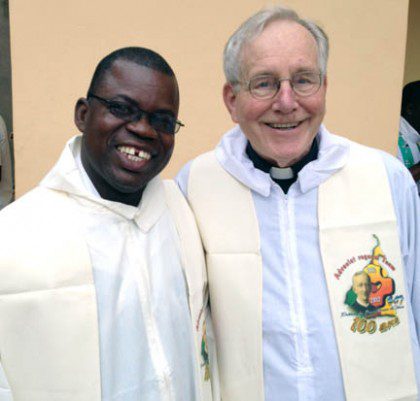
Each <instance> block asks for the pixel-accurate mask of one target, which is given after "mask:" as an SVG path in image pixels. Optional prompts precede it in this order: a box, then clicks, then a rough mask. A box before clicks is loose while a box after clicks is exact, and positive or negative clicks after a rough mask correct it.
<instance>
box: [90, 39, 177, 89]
mask: <svg viewBox="0 0 420 401" xmlns="http://www.w3.org/2000/svg"><path fill="white" fill-rule="evenodd" d="M117 60H127V61H132V62H133V63H136V64H138V65H141V66H144V67H147V68H150V69H152V70H155V71H159V72H161V73H163V74H165V75H169V76H170V77H174V76H175V73H174V71H173V70H172V68H171V67H170V65H169V64H168V63H167V62H166V60H165V59H164V58H163V57H162V56H161V55H160V54H158V53H156V52H155V51H153V50H150V49H146V48H144V47H123V48H122V49H118V50H115V51H113V52H112V53H110V54H108V55H107V56H106V57H104V58H103V59H102V60H101V61H100V62H99V64H98V65H97V66H96V69H95V72H94V73H93V77H92V80H91V82H90V85H89V90H88V93H95V90H96V89H97V87H98V86H99V83H100V82H101V80H102V78H103V77H104V75H105V73H106V72H107V71H108V70H109V69H110V68H111V67H112V65H113V64H114V62H115V61H117Z"/></svg>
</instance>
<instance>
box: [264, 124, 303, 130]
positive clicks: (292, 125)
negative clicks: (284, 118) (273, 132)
mask: <svg viewBox="0 0 420 401" xmlns="http://www.w3.org/2000/svg"><path fill="white" fill-rule="evenodd" d="M268 125H269V126H270V127H271V128H277V129H287V128H295V127H297V126H298V125H299V123H287V124H268Z"/></svg>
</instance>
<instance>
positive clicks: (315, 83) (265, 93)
mask: <svg viewBox="0 0 420 401" xmlns="http://www.w3.org/2000/svg"><path fill="white" fill-rule="evenodd" d="M283 81H289V82H290V86H291V87H292V90H293V92H294V93H295V94H296V95H298V96H301V97H306V96H311V95H314V94H315V93H316V92H318V90H319V88H320V87H321V84H322V74H321V73H318V72H312V71H303V72H298V73H296V74H293V75H292V76H291V77H290V78H277V77H275V76H273V75H268V74H267V75H258V76H256V77H253V78H251V79H250V80H249V81H248V83H246V86H247V89H248V91H249V92H250V94H251V96H252V97H254V98H255V99H272V98H273V97H274V96H276V95H277V93H278V91H279V90H280V87H281V83H282V82H283Z"/></svg>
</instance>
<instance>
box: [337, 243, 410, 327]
mask: <svg viewBox="0 0 420 401" xmlns="http://www.w3.org/2000/svg"><path fill="white" fill-rule="evenodd" d="M373 238H374V239H375V241H376V245H375V246H374V247H373V249H372V253H371V254H361V255H356V256H352V257H350V258H349V259H347V261H346V262H345V263H344V264H343V265H342V266H341V267H340V268H339V269H337V271H336V272H335V273H334V277H335V278H336V279H337V280H342V281H343V285H346V286H347V285H348V290H347V292H346V294H345V299H344V305H345V307H346V310H345V311H343V312H342V313H341V317H342V318H347V317H351V318H353V320H352V323H351V324H350V327H349V328H350V330H351V331H352V332H354V333H360V334H364V333H369V334H374V333H386V332H387V331H389V330H391V329H392V328H394V327H396V326H398V325H399V323H400V321H399V318H398V310H399V309H403V308H404V296H403V295H402V294H398V288H397V285H396V283H395V281H394V279H393V278H392V271H395V269H396V268H395V266H394V265H393V264H392V263H391V262H390V261H389V260H388V259H387V257H386V255H385V253H384V252H383V251H382V248H381V244H380V240H379V238H378V237H377V236H376V235H373ZM366 261H367V264H366ZM349 273H350V274H349ZM390 273H391V274H390ZM344 280H345V283H344Z"/></svg>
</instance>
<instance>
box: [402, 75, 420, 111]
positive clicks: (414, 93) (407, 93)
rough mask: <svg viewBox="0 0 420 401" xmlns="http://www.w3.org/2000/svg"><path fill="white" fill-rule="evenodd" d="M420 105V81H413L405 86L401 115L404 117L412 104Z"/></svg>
mask: <svg viewBox="0 0 420 401" xmlns="http://www.w3.org/2000/svg"><path fill="white" fill-rule="evenodd" d="M413 104H415V105H420V81H413V82H410V83H408V84H407V85H405V86H404V89H403V93H402V102H401V115H402V116H403V117H404V116H405V115H406V112H407V110H408V108H409V107H410V105H413Z"/></svg>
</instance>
